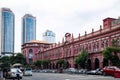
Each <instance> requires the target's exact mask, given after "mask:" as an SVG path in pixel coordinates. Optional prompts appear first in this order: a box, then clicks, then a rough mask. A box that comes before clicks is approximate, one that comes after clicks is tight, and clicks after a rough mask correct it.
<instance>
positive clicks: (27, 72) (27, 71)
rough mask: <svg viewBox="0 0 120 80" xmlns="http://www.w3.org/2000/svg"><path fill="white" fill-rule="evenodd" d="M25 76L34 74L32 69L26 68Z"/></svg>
mask: <svg viewBox="0 0 120 80" xmlns="http://www.w3.org/2000/svg"><path fill="white" fill-rule="evenodd" d="M23 75H24V76H32V69H30V68H28V69H25V70H24V73H23Z"/></svg>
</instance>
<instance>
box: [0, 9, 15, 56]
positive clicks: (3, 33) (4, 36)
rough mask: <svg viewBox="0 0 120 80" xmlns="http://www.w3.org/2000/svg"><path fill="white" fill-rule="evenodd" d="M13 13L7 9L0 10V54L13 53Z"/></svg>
mask: <svg viewBox="0 0 120 80" xmlns="http://www.w3.org/2000/svg"><path fill="white" fill-rule="evenodd" d="M14 19H15V17H14V13H13V12H12V11H11V10H10V9H9V8H1V10H0V52H1V54H2V55H8V56H9V55H11V53H13V52H14V28H15V26H14V23H15V21H14Z"/></svg>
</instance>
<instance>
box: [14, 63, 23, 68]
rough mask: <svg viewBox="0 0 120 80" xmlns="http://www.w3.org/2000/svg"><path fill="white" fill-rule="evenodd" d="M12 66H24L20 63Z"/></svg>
mask: <svg viewBox="0 0 120 80" xmlns="http://www.w3.org/2000/svg"><path fill="white" fill-rule="evenodd" d="M12 66H13V67H16V66H22V64H20V63H15V64H13V65H12Z"/></svg>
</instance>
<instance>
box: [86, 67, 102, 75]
mask: <svg viewBox="0 0 120 80" xmlns="http://www.w3.org/2000/svg"><path fill="white" fill-rule="evenodd" d="M86 73H87V74H93V75H102V74H103V72H102V70H101V69H100V68H98V69H95V70H90V71H87V72H86Z"/></svg>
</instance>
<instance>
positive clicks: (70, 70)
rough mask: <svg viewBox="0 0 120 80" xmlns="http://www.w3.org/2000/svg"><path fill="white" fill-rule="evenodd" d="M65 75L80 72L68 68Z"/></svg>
mask: <svg viewBox="0 0 120 80" xmlns="http://www.w3.org/2000/svg"><path fill="white" fill-rule="evenodd" d="M64 72H65V73H78V70H77V69H75V68H68V69H65V70H64Z"/></svg>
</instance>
